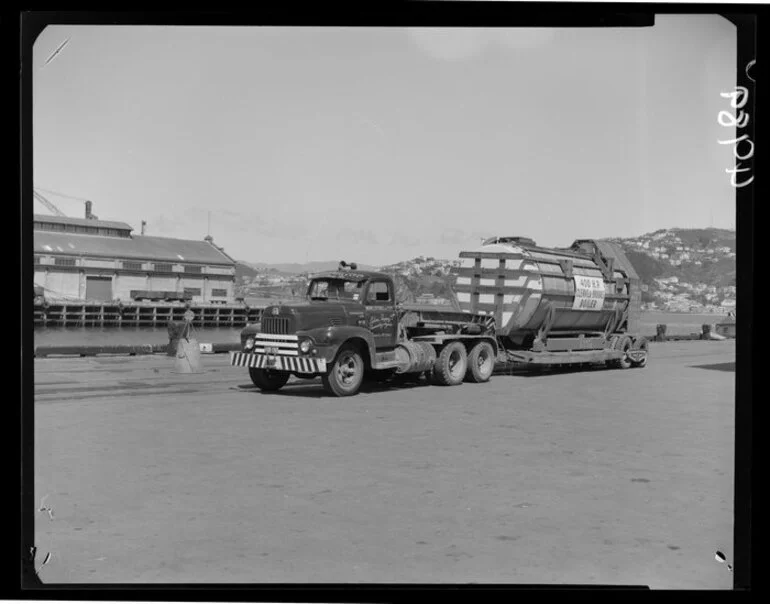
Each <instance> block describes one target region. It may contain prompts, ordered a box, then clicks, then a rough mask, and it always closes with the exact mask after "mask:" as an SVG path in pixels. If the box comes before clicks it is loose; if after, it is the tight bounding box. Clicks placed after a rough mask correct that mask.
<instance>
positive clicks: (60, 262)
mask: <svg viewBox="0 0 770 604" xmlns="http://www.w3.org/2000/svg"><path fill="white" fill-rule="evenodd" d="M53 263H54V264H55V265H56V266H75V259H74V258H54V261H53Z"/></svg>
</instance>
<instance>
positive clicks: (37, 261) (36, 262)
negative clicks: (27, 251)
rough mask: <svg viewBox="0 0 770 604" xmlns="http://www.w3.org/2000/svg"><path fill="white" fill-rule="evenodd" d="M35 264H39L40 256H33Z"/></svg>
mask: <svg viewBox="0 0 770 604" xmlns="http://www.w3.org/2000/svg"><path fill="white" fill-rule="evenodd" d="M35 264H40V256H35Z"/></svg>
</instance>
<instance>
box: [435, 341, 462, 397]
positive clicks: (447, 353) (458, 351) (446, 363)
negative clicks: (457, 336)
mask: <svg viewBox="0 0 770 604" xmlns="http://www.w3.org/2000/svg"><path fill="white" fill-rule="evenodd" d="M467 369H468V353H467V351H466V350H465V346H464V345H463V343H462V342H452V343H450V344H447V345H446V346H444V348H442V349H441V352H440V353H439V355H438V358H437V359H436V363H435V364H434V365H433V379H434V380H435V381H436V383H437V384H440V385H441V386H457V385H458V384H462V381H463V379H464V378H465V372H466V370H467Z"/></svg>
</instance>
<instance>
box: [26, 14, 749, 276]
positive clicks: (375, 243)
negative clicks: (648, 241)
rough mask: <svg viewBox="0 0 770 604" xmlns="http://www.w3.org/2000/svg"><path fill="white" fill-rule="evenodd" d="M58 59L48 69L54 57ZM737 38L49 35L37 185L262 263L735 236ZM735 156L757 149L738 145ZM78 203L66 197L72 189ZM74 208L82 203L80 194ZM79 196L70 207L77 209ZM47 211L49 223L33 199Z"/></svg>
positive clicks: (340, 32) (628, 33)
mask: <svg viewBox="0 0 770 604" xmlns="http://www.w3.org/2000/svg"><path fill="white" fill-rule="evenodd" d="M65 40H66V41H67V43H66V45H65V46H64V47H63V48H61V50H60V51H59V52H58V54H56V55H55V56H54V57H53V58H51V59H49V57H50V56H51V55H52V53H54V52H55V51H56V50H57V48H59V47H60V46H61V44H62V43H63V42H65ZM735 63H736V30H735V27H734V26H733V25H732V24H731V23H729V22H728V21H726V20H725V19H723V18H722V17H720V16H717V15H658V16H657V17H656V24H655V26H654V27H652V28H606V29H605V28H569V29H542V28H541V29H515V28H510V29H496V28H479V29H440V28H422V29H413V28H329V27H323V28H322V27H316V28H313V27H310V28H308V27H146V26H49V27H48V28H46V29H45V30H44V31H43V32H42V34H41V35H40V36H39V38H38V39H37V40H36V42H35V45H34V52H33V111H32V119H33V162H34V166H33V172H34V184H35V186H36V187H40V188H41V189H44V190H45V191H44V192H43V194H44V195H45V196H46V197H47V198H48V199H49V200H50V201H52V202H53V203H54V204H55V205H56V206H57V207H58V208H59V209H60V210H62V211H63V212H64V213H65V214H67V215H68V216H75V217H82V216H83V215H84V204H83V201H82V199H89V200H91V201H92V202H93V212H94V214H96V215H97V216H98V217H99V218H101V219H105V220H118V221H123V222H127V223H128V224H130V225H131V226H132V227H133V228H134V229H135V232H136V233H137V234H138V233H139V231H140V228H141V227H140V225H141V221H142V220H144V221H146V222H147V227H146V234H148V235H157V236H163V237H179V238H186V239H202V238H203V237H204V236H205V235H206V234H207V231H208V230H209V226H208V224H209V220H210V225H211V226H210V233H211V235H212V237H213V238H214V242H215V243H216V244H218V245H220V246H223V247H224V249H225V251H226V252H227V253H228V254H229V255H230V256H232V257H234V258H237V259H239V260H244V261H248V262H267V263H278V262H306V261H313V260H340V259H345V260H347V261H349V262H350V261H355V262H359V263H363V264H371V265H383V264H389V263H394V262H398V261H400V260H405V259H409V258H414V257H416V256H420V255H424V256H434V257H439V258H447V259H452V258H457V255H458V253H459V252H460V251H461V250H463V249H473V248H475V247H477V246H478V245H479V243H480V239H481V238H482V237H491V236H494V235H500V236H503V235H505V236H515V235H519V236H527V237H531V238H532V239H534V240H535V241H536V242H537V243H538V244H539V245H544V246H568V245H570V244H571V243H572V241H573V240H575V239H578V238H601V237H632V236H636V235H641V234H643V233H647V232H651V231H654V230H657V229H662V228H673V227H680V228H702V227H708V226H714V227H719V228H734V227H735V191H736V190H735V189H734V188H733V187H732V186H731V184H730V176H729V174H727V173H725V169H727V168H732V167H733V166H734V165H735V160H734V157H733V155H732V147H731V146H730V145H720V144H719V143H718V142H717V141H718V140H729V139H732V138H735V128H726V127H724V126H722V125H720V124H719V122H718V121H717V116H718V114H719V111H721V110H730V104H729V99H726V98H723V97H721V96H720V92H726V91H732V90H733V89H734V87H735V83H736V68H735ZM742 152H744V151H743V150H742ZM65 196H66V197H65ZM68 197H69V198H68ZM70 198H78V199H80V200H78V199H70ZM34 211H36V212H40V213H45V210H44V209H43V208H42V207H40V206H38V205H36V206H35V209H34Z"/></svg>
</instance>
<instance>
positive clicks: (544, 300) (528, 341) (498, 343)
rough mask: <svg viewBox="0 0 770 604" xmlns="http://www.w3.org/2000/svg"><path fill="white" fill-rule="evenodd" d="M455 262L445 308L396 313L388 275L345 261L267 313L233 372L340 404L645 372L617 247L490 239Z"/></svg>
mask: <svg viewBox="0 0 770 604" xmlns="http://www.w3.org/2000/svg"><path fill="white" fill-rule="evenodd" d="M460 261H461V263H460V267H459V269H458V272H457V279H456V283H455V286H454V289H455V295H456V298H457V305H456V307H455V308H449V309H444V308H438V307H432V308H427V307H424V306H419V305H414V304H401V303H399V302H398V301H397V300H396V296H395V292H396V289H395V283H394V280H393V278H392V277H391V276H390V275H388V274H386V273H382V272H376V271H360V270H358V268H357V266H356V265H355V264H347V263H346V262H344V261H343V262H341V263H340V266H339V267H338V269H337V270H336V271H326V272H322V273H317V274H314V275H312V276H311V277H310V279H309V283H308V288H307V295H306V300H305V301H303V302H295V303H286V304H275V305H271V306H268V307H267V308H265V309H264V310H263V312H262V316H261V319H260V321H259V323H257V324H253V325H249V326H247V327H246V328H244V330H243V331H242V332H241V338H240V339H241V350H240V351H237V352H233V353H231V359H230V364H231V365H233V366H237V367H245V368H248V371H249V374H250V377H251V380H252V381H253V383H254V384H255V385H256V386H257V387H258V388H259V389H260V390H262V391H275V390H279V389H280V388H282V387H283V386H284V385H285V384H286V383H287V382H288V380H289V378H290V377H291V376H292V375H294V376H297V377H299V378H302V379H312V378H316V377H318V376H320V377H321V380H322V383H323V387H324V389H325V390H326V392H327V393H329V394H330V395H332V396H338V397H341V396H353V395H355V394H357V393H358V392H359V390H360V388H361V385H362V384H363V382H364V380H366V379H383V378H385V379H388V378H391V377H395V376H400V378H401V379H405V378H406V379H408V378H414V377H419V376H422V375H428V376H429V377H430V378H431V379H432V381H433V383H435V384H437V385H444V386H456V385H459V384H461V383H462V382H464V381H467V382H475V383H483V382H486V381H488V380H489V379H490V378H491V377H492V375H493V373H494V371H495V369H499V368H501V367H506V368H510V367H552V366H565V365H567V366H569V365H573V366H574V365H602V366H605V367H612V368H619V369H629V368H632V367H637V368H640V367H644V366H646V364H647V358H648V352H649V351H648V341H647V339H646V338H645V337H643V336H641V335H639V333H638V328H639V318H640V311H641V288H640V281H639V277H638V275H637V273H636V272H635V270H634V268H633V266H631V263H630V262H629V261H628V258H627V257H626V256H625V254H624V253H623V251H622V249H621V248H620V247H619V246H618V245H617V244H614V243H612V242H608V241H599V240H593V239H582V240H576V241H575V242H574V243H573V244H572V246H570V247H569V248H544V247H540V246H537V245H536V244H535V242H534V241H533V240H531V239H529V238H526V237H493V238H490V239H488V240H486V241H484V242H483V243H482V245H481V246H480V247H478V248H477V249H475V250H470V251H463V252H461V253H460Z"/></svg>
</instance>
